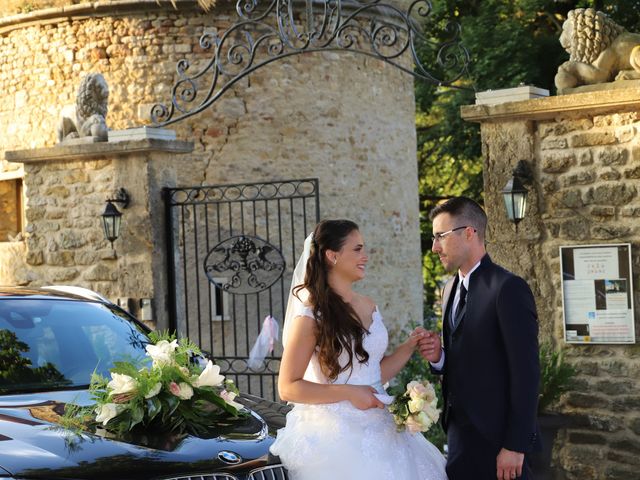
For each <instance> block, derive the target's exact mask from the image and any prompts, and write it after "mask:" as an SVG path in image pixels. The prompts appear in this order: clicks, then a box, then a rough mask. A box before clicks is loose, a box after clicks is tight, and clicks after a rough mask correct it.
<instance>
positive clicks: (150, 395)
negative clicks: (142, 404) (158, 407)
mask: <svg viewBox="0 0 640 480" xmlns="http://www.w3.org/2000/svg"><path fill="white" fill-rule="evenodd" d="M161 388H162V384H161V383H160V382H158V383H156V384H155V385H154V386H153V387H152V388H151V389H150V390H149V391H148V392H147V394H146V395H145V396H144V398H147V399H148V398H153V397H155V396H156V395H157V394H159V393H160V389H161Z"/></svg>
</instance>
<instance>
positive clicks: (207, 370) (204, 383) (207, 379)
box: [193, 360, 224, 387]
mask: <svg viewBox="0 0 640 480" xmlns="http://www.w3.org/2000/svg"><path fill="white" fill-rule="evenodd" d="M223 382H224V375H220V367H219V366H218V365H214V364H213V362H212V361H211V360H209V361H208V362H207V366H206V367H204V370H203V371H202V373H200V376H199V377H198V378H197V379H196V381H195V382H193V386H194V387H219V386H220V385H222V383H223Z"/></svg>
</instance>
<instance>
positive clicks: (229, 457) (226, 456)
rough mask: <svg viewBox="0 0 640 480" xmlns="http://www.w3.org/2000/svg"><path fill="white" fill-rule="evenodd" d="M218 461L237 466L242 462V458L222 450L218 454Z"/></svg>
mask: <svg viewBox="0 0 640 480" xmlns="http://www.w3.org/2000/svg"><path fill="white" fill-rule="evenodd" d="M218 459H219V460H221V461H223V462H224V463H228V464H229V465H237V464H238V463H240V462H241V461H242V458H241V457H240V455H238V454H237V453H233V452H230V451H229V450H222V451H221V452H219V453H218Z"/></svg>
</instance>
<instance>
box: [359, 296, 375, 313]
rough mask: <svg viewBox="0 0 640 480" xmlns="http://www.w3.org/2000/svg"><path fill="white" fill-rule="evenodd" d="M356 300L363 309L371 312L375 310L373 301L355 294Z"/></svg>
mask: <svg viewBox="0 0 640 480" xmlns="http://www.w3.org/2000/svg"><path fill="white" fill-rule="evenodd" d="M356 300H357V302H358V304H360V305H362V306H363V307H364V308H366V309H368V310H371V311H373V310H374V309H375V308H376V302H374V301H373V299H372V298H371V297H367V296H366V295H360V294H356Z"/></svg>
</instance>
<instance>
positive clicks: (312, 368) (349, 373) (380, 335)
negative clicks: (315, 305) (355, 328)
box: [299, 307, 389, 385]
mask: <svg viewBox="0 0 640 480" xmlns="http://www.w3.org/2000/svg"><path fill="white" fill-rule="evenodd" d="M299 315H304V316H306V317H311V318H314V317H313V311H312V309H311V308H310V307H302V309H301V311H300V313H299ZM388 343H389V334H388V332H387V328H386V327H385V326H384V323H383V321H382V315H381V314H380V311H379V310H378V307H376V309H375V310H374V312H373V314H372V322H371V327H369V334H368V335H366V334H365V337H364V340H363V342H362V346H363V347H364V349H365V350H366V351H367V353H368V354H369V361H368V362H367V363H360V362H359V361H358V360H357V359H354V361H353V368H352V369H350V370H345V371H344V372H342V373H340V375H338V378H336V379H335V380H334V381H333V382H331V383H338V384H345V383H348V384H351V385H375V384H378V383H379V382H380V378H381V372H380V361H381V360H382V358H383V357H384V352H385V351H386V350H387V344H388ZM339 361H340V365H345V364H346V363H347V352H342V354H341V355H340V359H339ZM304 379H305V380H309V381H310V382H316V383H330V382H329V381H328V380H327V378H326V376H325V375H324V374H323V373H322V370H321V369H320V363H319V361H318V355H317V353H314V354H313V356H312V357H311V360H310V361H309V366H308V367H307V371H306V372H305V374H304Z"/></svg>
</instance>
